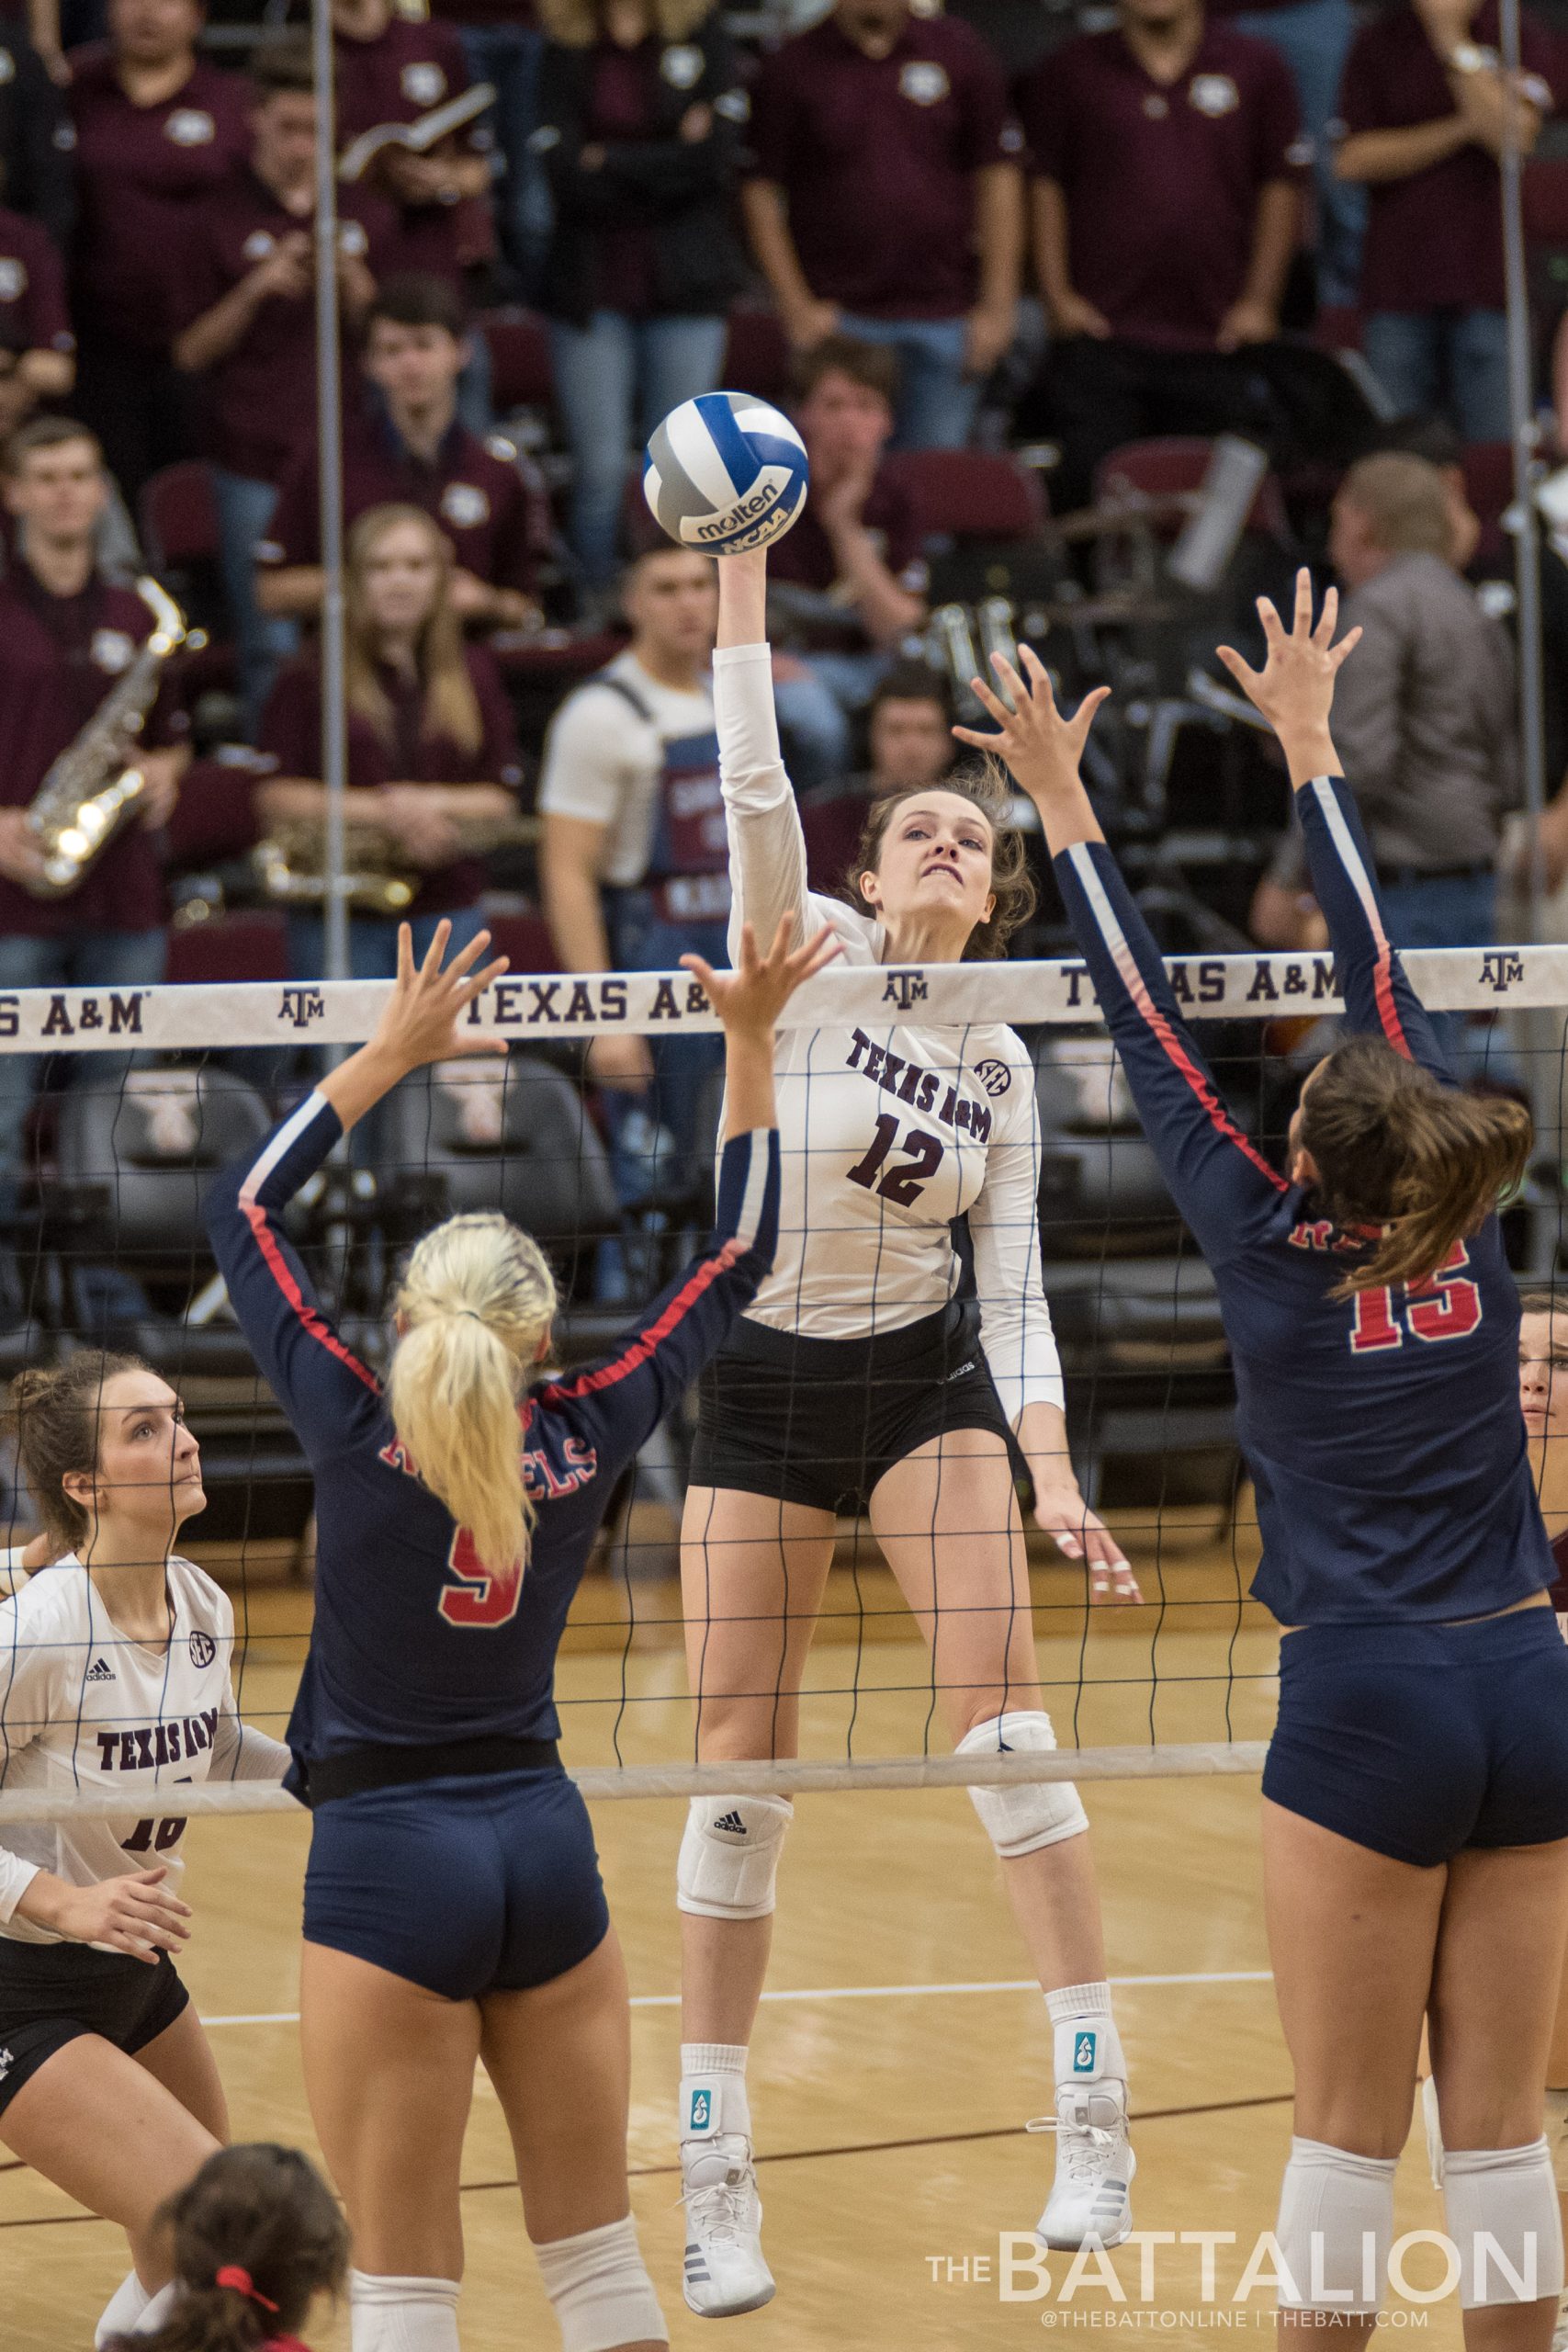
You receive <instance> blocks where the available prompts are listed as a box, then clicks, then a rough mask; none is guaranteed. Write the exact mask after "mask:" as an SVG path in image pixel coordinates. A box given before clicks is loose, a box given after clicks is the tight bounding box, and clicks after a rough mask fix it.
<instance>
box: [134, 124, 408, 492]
mask: <svg viewBox="0 0 1568 2352" xmlns="http://www.w3.org/2000/svg"><path fill="white" fill-rule="evenodd" d="M339 202H340V205H341V207H342V210H341V215H340V218H339V222H338V241H339V243H340V245H341V247H342V249H343V250H344V252H345V253H355V254H359V255H360V257H361V258H362V259H367V260H368V262H369V265H370V267H371V269H372V270H373V271H374V272H375V273H376V274H377V275H378V276H379V275H380V274H382V272H383V271H384V269H385V266H386V265H385V260H384V258H383V251H382V247H381V242H380V240H379V238H378V234H377V231H378V215H379V214H380V213H381V211H382V209H383V208H381V207H379V206H378V204H377V203H376V201H375V199H374V198H364V197H361V196H360V195H359V194H358V193H357V192H356V191H355V189H353V188H344V190H343V191H342V193H341V196H340V198H339ZM300 230H302V231H303V232H305V233H306V235H310V234H312V233H313V222H312V220H311V219H310V215H309V214H307V215H306V217H305V218H304V219H300V217H299V215H298V214H297V213H293V212H290V211H289V210H288V208H287V207H286V206H284V205H282V204H280V203H279V202H278V199H277V198H276V196H275V195H274V194H273V192H272V190H271V189H270V188H269V187H266V186H265V184H264V183H263V182H262V181H261V180H259V179H258V178H257V177H256V175H255V174H254V172H253V171H252V169H251V167H250V165H249V164H244V165H243V166H242V167H241V168H240V169H239V170H237V171H235V172H232V173H231V175H229V177H228V178H227V179H226V180H225V181H224V182H223V183H222V185H221V186H220V187H217V188H215V189H214V190H213V192H212V194H211V195H210V196H209V198H208V199H207V201H206V202H205V203H204V204H201V205H198V206H196V207H193V209H192V211H191V216H190V224H189V231H188V234H187V236H186V243H185V246H184V250H183V253H182V254H181V259H180V272H179V280H178V285H179V300H180V309H179V313H178V324H179V326H180V327H181V328H182V329H183V328H185V327H187V326H190V325H192V324H193V323H194V322H195V321H196V320H197V319H199V318H201V317H203V316H204V315H205V313H206V312H207V311H209V310H211V308H212V306H213V304H214V303H215V302H218V301H220V300H222V298H223V296H224V295H225V294H227V293H228V291H229V289H230V288H231V287H232V286H236V285H238V283H239V281H240V280H241V278H243V277H248V276H249V274H250V272H251V271H252V270H253V269H254V267H255V266H256V264H257V262H259V261H265V258H266V256H267V254H269V253H270V252H271V251H272V249H273V247H274V245H275V244H276V243H277V242H278V241H279V240H280V239H281V238H283V237H287V236H291V235H293V234H294V233H295V232H297V231H300ZM207 381H208V383H209V387H210V392H211V409H212V431H213V442H214V447H213V455H214V457H215V458H217V461H218V463H219V464H220V466H224V467H227V468H228V469H229V471H230V472H231V473H236V474H248V475H249V476H250V477H251V478H252V479H253V480H254V481H272V482H281V481H283V478H284V476H285V475H286V474H287V473H288V471H289V469H290V468H291V467H292V465H293V463H294V460H295V458H296V457H297V456H298V454H299V449H300V447H302V445H303V444H304V443H306V442H307V441H309V440H310V438H311V437H312V435H314V433H315V430H316V298H315V295H314V292H313V291H310V290H307V291H306V292H305V293H303V294H301V295H299V296H296V297H293V298H290V299H285V298H284V297H282V296H280V295H276V294H274V295H269V296H268V298H267V300H265V302H264V303H263V304H262V306H261V308H260V310H259V311H257V312H256V313H255V315H254V319H253V320H252V322H251V325H250V328H249V331H248V332H247V333H246V334H244V335H243V336H242V338H241V340H240V342H239V343H238V344H236V345H235V346H234V348H233V350H232V351H231V352H230V353H229V355H228V356H227V357H226V358H223V359H220V360H219V361H218V362H217V364H216V365H215V366H214V367H213V368H210V369H209V370H208V374H207Z"/></svg>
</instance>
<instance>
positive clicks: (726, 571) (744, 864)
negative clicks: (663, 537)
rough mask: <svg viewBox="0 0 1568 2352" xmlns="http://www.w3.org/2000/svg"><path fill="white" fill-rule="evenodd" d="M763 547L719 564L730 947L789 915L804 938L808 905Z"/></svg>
mask: <svg viewBox="0 0 1568 2352" xmlns="http://www.w3.org/2000/svg"><path fill="white" fill-rule="evenodd" d="M767 608H768V556H767V550H766V548H755V549H753V550H752V551H751V552H750V553H749V554H746V555H731V556H725V557H723V558H721V559H720V561H719V567H718V650H717V651H716V653H715V655H714V663H713V701H714V714H715V718H716V722H717V727H718V772H719V781H720V783H721V784H722V786H723V788H724V816H725V822H726V824H727V825H728V829H729V885H730V892H731V898H732V905H731V910H730V917H729V952H730V956H731V957H732V958H733V957H734V956H735V953H736V950H737V946H738V944H739V938H740V932H741V926H742V925H743V924H745V923H750V925H751V928H752V930H753V931H754V932H755V933H756V934H757V937H758V938H759V939H772V938H773V936H774V934H775V933H776V932H777V930H778V927H779V925H780V923H781V922H784V921H786V920H789V921H792V922H794V923H795V937H796V938H804V936H805V934H806V930H807V915H808V912H809V895H810V894H809V892H808V890H807V880H806V836H805V834H804V833H803V832H802V831H801V830H800V816H799V812H798V810H797V809H796V808H795V791H794V787H793V786H791V784H790V780H789V777H788V775H787V774H786V773H785V770H784V754H783V752H781V751H780V749H779V728H778V719H777V717H776V715H775V713H774V710H773V655H772V653H771V651H770V650H769V647H768V619H767Z"/></svg>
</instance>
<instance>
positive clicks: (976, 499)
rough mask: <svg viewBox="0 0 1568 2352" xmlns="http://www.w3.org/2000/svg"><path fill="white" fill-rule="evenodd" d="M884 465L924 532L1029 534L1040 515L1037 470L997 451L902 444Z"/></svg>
mask: <svg viewBox="0 0 1568 2352" xmlns="http://www.w3.org/2000/svg"><path fill="white" fill-rule="evenodd" d="M883 469H884V472H885V474H886V478H887V480H888V481H895V482H897V484H898V485H899V487H900V488H901V489H903V490H904V491H905V492H907V493H908V497H909V499H910V500H911V502H912V503H913V505H914V508H915V512H916V514H917V515H918V516H919V524H920V529H921V531H922V532H923V533H924V535H925V536H926V537H928V538H936V537H941V538H953V539H1032V538H1034V537H1038V535H1039V532H1040V529H1041V526H1042V525H1043V522H1044V520H1045V498H1044V492H1043V489H1042V486H1041V478H1040V476H1039V474H1038V473H1036V472H1032V470H1031V469H1029V468H1028V467H1027V466H1023V465H1021V464H1020V463H1019V461H1018V459H1017V458H1013V457H1009V456H1007V455H1006V454H1005V453H1004V452H1002V451H998V450H991V449H903V450H897V451H896V452H895V453H894V455H893V456H892V457H890V458H885V459H884V461H883Z"/></svg>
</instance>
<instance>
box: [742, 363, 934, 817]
mask: <svg viewBox="0 0 1568 2352" xmlns="http://www.w3.org/2000/svg"><path fill="white" fill-rule="evenodd" d="M897 382H898V376H897V356H896V355H895V354H894V353H893V352H892V351H890V350H888V349H887V348H886V345H881V344H868V343H861V342H858V341H856V340H855V339H854V338H853V337H852V336H850V335H842V334H832V335H829V336H827V337H825V338H824V340H823V341H821V342H820V343H818V344H817V345H815V346H814V347H813V348H812V349H811V350H809V351H806V352H803V353H801V354H800V355H799V356H798V357H797V359H796V361H795V370H794V377H793V383H794V390H795V423H796V424H798V426H799V427H800V434H801V438H802V439H803V440H804V442H805V443H806V447H807V456H808V457H809V458H810V461H811V495H810V497H809V498H808V499H807V503H806V511H805V513H804V514H803V515H801V517H800V520H799V521H798V522H797V523H796V524H795V526H794V527H793V529H792V530H790V531H789V532H788V533H787V534H786V535H785V537H784V538H782V539H780V540H778V541H777V542H776V543H775V545H774V547H773V550H772V553H771V555H770V559H769V565H768V587H769V630H770V634H771V636H772V639H773V643H774V645H775V646H777V647H783V648H787V649H789V650H785V651H781V652H780V653H779V654H778V655H777V656H776V657H775V664H774V698H775V701H776V704H777V708H778V715H779V723H780V725H781V726H782V727H783V728H784V731H785V732H786V734H787V735H788V736H789V737H790V741H791V752H792V755H793V772H794V775H795V780H796V782H797V784H798V785H799V786H801V787H802V789H815V788H817V787H818V786H821V785H824V784H828V783H830V782H833V781H834V780H836V779H837V778H838V777H840V776H841V775H843V774H844V771H845V769H846V768H847V767H848V765H849V762H850V720H851V715H852V713H853V712H855V711H857V710H859V709H861V708H862V707H863V706H864V704H865V702H866V699H867V697H868V696H869V695H871V693H872V691H873V689H874V686H875V685H876V684H877V681H878V680H879V678H880V677H881V676H882V674H883V673H884V672H885V671H886V668H887V667H888V665H889V663H890V662H891V661H892V660H893V658H894V654H895V651H896V649H897V645H898V643H899V641H900V639H903V638H905V637H907V636H908V634H909V633H910V632H911V631H912V630H915V629H919V628H923V627H924V625H925V619H926V584H927V574H926V564H925V558H924V556H923V554H922V552H921V548H922V542H921V537H920V528H919V518H918V516H917V515H916V513H915V510H914V506H913V503H911V501H910V499H909V497H908V492H906V491H905V490H904V489H903V487H902V486H901V484H899V483H898V482H897V481H896V480H895V479H894V478H892V477H891V476H890V475H889V474H888V473H887V472H886V469H885V468H884V466H883V463H882V459H883V453H884V451H885V450H886V447H887V443H888V440H889V437H890V436H891V434H892V431H893V411H894V401H895V399H896V397H897Z"/></svg>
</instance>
